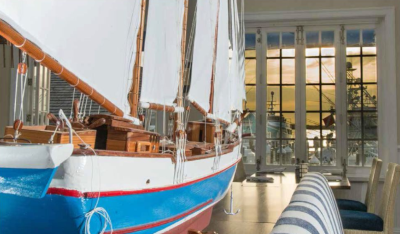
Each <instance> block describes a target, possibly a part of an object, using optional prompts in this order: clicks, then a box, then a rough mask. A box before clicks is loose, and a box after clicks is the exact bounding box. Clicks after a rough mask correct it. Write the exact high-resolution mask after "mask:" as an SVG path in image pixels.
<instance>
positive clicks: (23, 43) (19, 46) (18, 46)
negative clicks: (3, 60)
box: [15, 38, 26, 48]
mask: <svg viewBox="0 0 400 234" xmlns="http://www.w3.org/2000/svg"><path fill="white" fill-rule="evenodd" d="M25 43H26V38H25V40H24V42H22V44H21V45H16V46H15V47H17V48H21V47H23V46H24V45H25Z"/></svg>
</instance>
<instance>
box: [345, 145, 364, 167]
mask: <svg viewBox="0 0 400 234" xmlns="http://www.w3.org/2000/svg"><path fill="white" fill-rule="evenodd" d="M347 146H348V148H347V152H348V155H347V156H348V159H347V160H348V165H349V166H361V163H362V158H361V156H362V142H361V141H348V142H347Z"/></svg>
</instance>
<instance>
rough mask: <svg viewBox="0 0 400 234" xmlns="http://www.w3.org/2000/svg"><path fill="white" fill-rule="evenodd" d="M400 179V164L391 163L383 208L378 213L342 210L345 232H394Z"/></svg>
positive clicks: (357, 233) (382, 233)
mask: <svg viewBox="0 0 400 234" xmlns="http://www.w3.org/2000/svg"><path fill="white" fill-rule="evenodd" d="M399 181H400V165H397V164H395V163H390V164H389V169H388V171H387V173H386V178H385V185H384V188H383V197H382V202H381V206H380V208H381V210H380V211H379V212H378V215H376V214H372V213H367V212H360V211H351V210H341V211H340V216H341V218H342V223H343V227H344V228H345V233H346V234H378V233H379V234H392V233H393V222H394V219H393V216H394V207H395V199H396V192H397V187H398V184H399Z"/></svg>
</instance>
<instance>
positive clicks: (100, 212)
mask: <svg viewBox="0 0 400 234" xmlns="http://www.w3.org/2000/svg"><path fill="white" fill-rule="evenodd" d="M70 130H71V131H73V133H74V134H75V135H76V136H77V137H78V139H79V140H80V141H81V142H82V143H83V144H84V145H85V146H86V148H87V149H89V150H91V151H92V152H93V154H94V156H95V157H96V158H97V167H98V171H99V189H98V190H99V191H98V196H97V200H96V204H95V206H94V208H93V209H92V210H91V211H89V212H87V213H86V214H85V218H86V220H85V234H91V232H90V223H91V221H92V217H93V215H95V214H98V215H100V216H101V217H103V218H104V221H105V222H104V225H103V228H102V230H101V232H100V234H103V233H104V232H105V231H106V228H107V226H108V225H110V232H111V233H113V226H112V221H111V218H110V216H109V214H108V212H107V210H106V209H105V208H103V207H98V205H99V201H100V191H101V173H100V163H99V160H98V156H97V154H96V151H95V150H94V149H93V148H91V147H90V145H89V144H87V143H86V142H85V141H84V140H83V139H82V138H81V137H80V136H79V135H78V134H77V133H76V131H75V130H73V129H70ZM83 154H84V155H85V156H87V155H86V154H85V153H83ZM91 159H92V178H93V173H94V167H93V165H94V163H93V157H91Z"/></svg>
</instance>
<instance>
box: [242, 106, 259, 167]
mask: <svg viewBox="0 0 400 234" xmlns="http://www.w3.org/2000/svg"><path fill="white" fill-rule="evenodd" d="M242 132H243V140H242V142H243V144H242V155H243V163H246V164H255V162H256V157H255V155H256V154H255V152H256V139H255V137H256V135H255V134H256V113H255V112H250V114H249V115H247V117H246V118H245V119H243V121H242Z"/></svg>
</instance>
